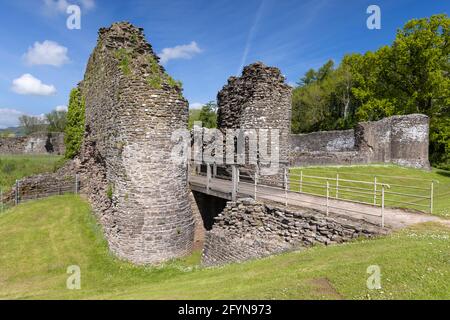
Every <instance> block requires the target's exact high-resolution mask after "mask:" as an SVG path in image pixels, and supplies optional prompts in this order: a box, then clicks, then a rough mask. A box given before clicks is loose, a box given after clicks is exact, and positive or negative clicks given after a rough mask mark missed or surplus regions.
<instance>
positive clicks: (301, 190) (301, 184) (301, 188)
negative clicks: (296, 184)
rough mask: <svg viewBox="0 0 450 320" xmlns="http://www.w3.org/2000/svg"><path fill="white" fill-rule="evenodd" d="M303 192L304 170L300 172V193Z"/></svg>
mask: <svg viewBox="0 0 450 320" xmlns="http://www.w3.org/2000/svg"><path fill="white" fill-rule="evenodd" d="M302 192H303V170H300V193H302Z"/></svg>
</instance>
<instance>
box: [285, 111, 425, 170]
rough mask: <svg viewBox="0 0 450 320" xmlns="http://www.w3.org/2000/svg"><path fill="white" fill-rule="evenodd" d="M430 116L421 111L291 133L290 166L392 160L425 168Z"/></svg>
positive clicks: (389, 161)
mask: <svg viewBox="0 0 450 320" xmlns="http://www.w3.org/2000/svg"><path fill="white" fill-rule="evenodd" d="M428 144H429V119H428V117H427V116H425V115H422V114H411V115H406V116H393V117H389V118H385V119H382V120H380V121H375V122H361V123H359V124H358V125H357V126H356V128H355V129H354V130H344V131H322V132H313V133H309V134H297V135H291V147H290V164H291V165H293V166H308V165H329V164H337V165H340V164H343V165H348V164H363V163H395V164H398V165H402V166H406V167H413V168H423V169H428V168H429V167H430V164H429V160H428Z"/></svg>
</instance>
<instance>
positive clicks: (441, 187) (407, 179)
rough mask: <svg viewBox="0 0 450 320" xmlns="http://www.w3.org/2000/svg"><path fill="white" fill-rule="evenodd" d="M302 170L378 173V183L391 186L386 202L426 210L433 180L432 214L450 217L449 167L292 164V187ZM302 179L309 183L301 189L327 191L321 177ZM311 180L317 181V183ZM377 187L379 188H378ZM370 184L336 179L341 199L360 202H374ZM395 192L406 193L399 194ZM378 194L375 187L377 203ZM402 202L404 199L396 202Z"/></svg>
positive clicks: (353, 175) (347, 175) (331, 174)
mask: <svg viewBox="0 0 450 320" xmlns="http://www.w3.org/2000/svg"><path fill="white" fill-rule="evenodd" d="M300 171H303V174H304V175H307V176H320V177H328V178H333V179H336V174H339V179H346V180H358V181H367V182H372V183H373V182H374V178H375V177H377V182H378V183H386V184H390V185H391V188H390V189H389V190H386V201H385V204H386V206H388V207H398V208H408V209H413V210H419V211H423V212H429V210H430V200H429V199H425V198H418V197H413V196H414V195H416V196H422V197H430V188H431V181H432V180H434V181H435V183H434V197H433V199H434V205H433V206H434V209H433V214H434V215H437V216H440V217H444V218H450V171H445V170H439V169H433V170H432V171H426V170H419V169H412V168H405V167H400V166H396V165H383V164H380V165H358V166H326V167H306V168H293V169H291V170H290V172H291V177H290V181H291V188H292V189H293V190H296V191H298V190H299V182H298V181H299V179H300V177H299V176H297V175H299V174H300ZM304 181H305V182H307V183H311V185H308V186H306V185H305V186H304V188H303V191H304V192H310V193H316V194H321V195H326V188H324V187H323V186H325V185H326V181H325V180H323V179H315V178H304ZM314 184H320V185H321V186H322V187H317V186H316V185H314ZM346 187H356V188H367V189H368V190H359V189H346ZM378 189H380V188H378ZM335 190H336V189H335V181H330V196H332V197H334V196H335ZM372 190H373V185H364V184H359V183H353V182H343V181H341V182H340V183H339V196H340V198H341V199H349V200H357V201H363V202H370V203H372V202H373V191H372ZM398 193H403V194H408V195H406V196H405V195H399V194H398ZM380 200H381V195H380V190H378V196H377V204H378V205H379V204H380ZM399 201H400V202H403V203H399Z"/></svg>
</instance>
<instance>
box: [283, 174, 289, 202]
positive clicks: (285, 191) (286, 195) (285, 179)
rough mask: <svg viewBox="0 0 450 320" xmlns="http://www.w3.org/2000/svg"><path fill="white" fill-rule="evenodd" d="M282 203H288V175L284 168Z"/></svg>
mask: <svg viewBox="0 0 450 320" xmlns="http://www.w3.org/2000/svg"><path fill="white" fill-rule="evenodd" d="M284 205H285V206H286V207H287V205H288V176H287V169H286V168H284Z"/></svg>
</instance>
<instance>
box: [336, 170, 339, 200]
mask: <svg viewBox="0 0 450 320" xmlns="http://www.w3.org/2000/svg"><path fill="white" fill-rule="evenodd" d="M336 199H339V173H336Z"/></svg>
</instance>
